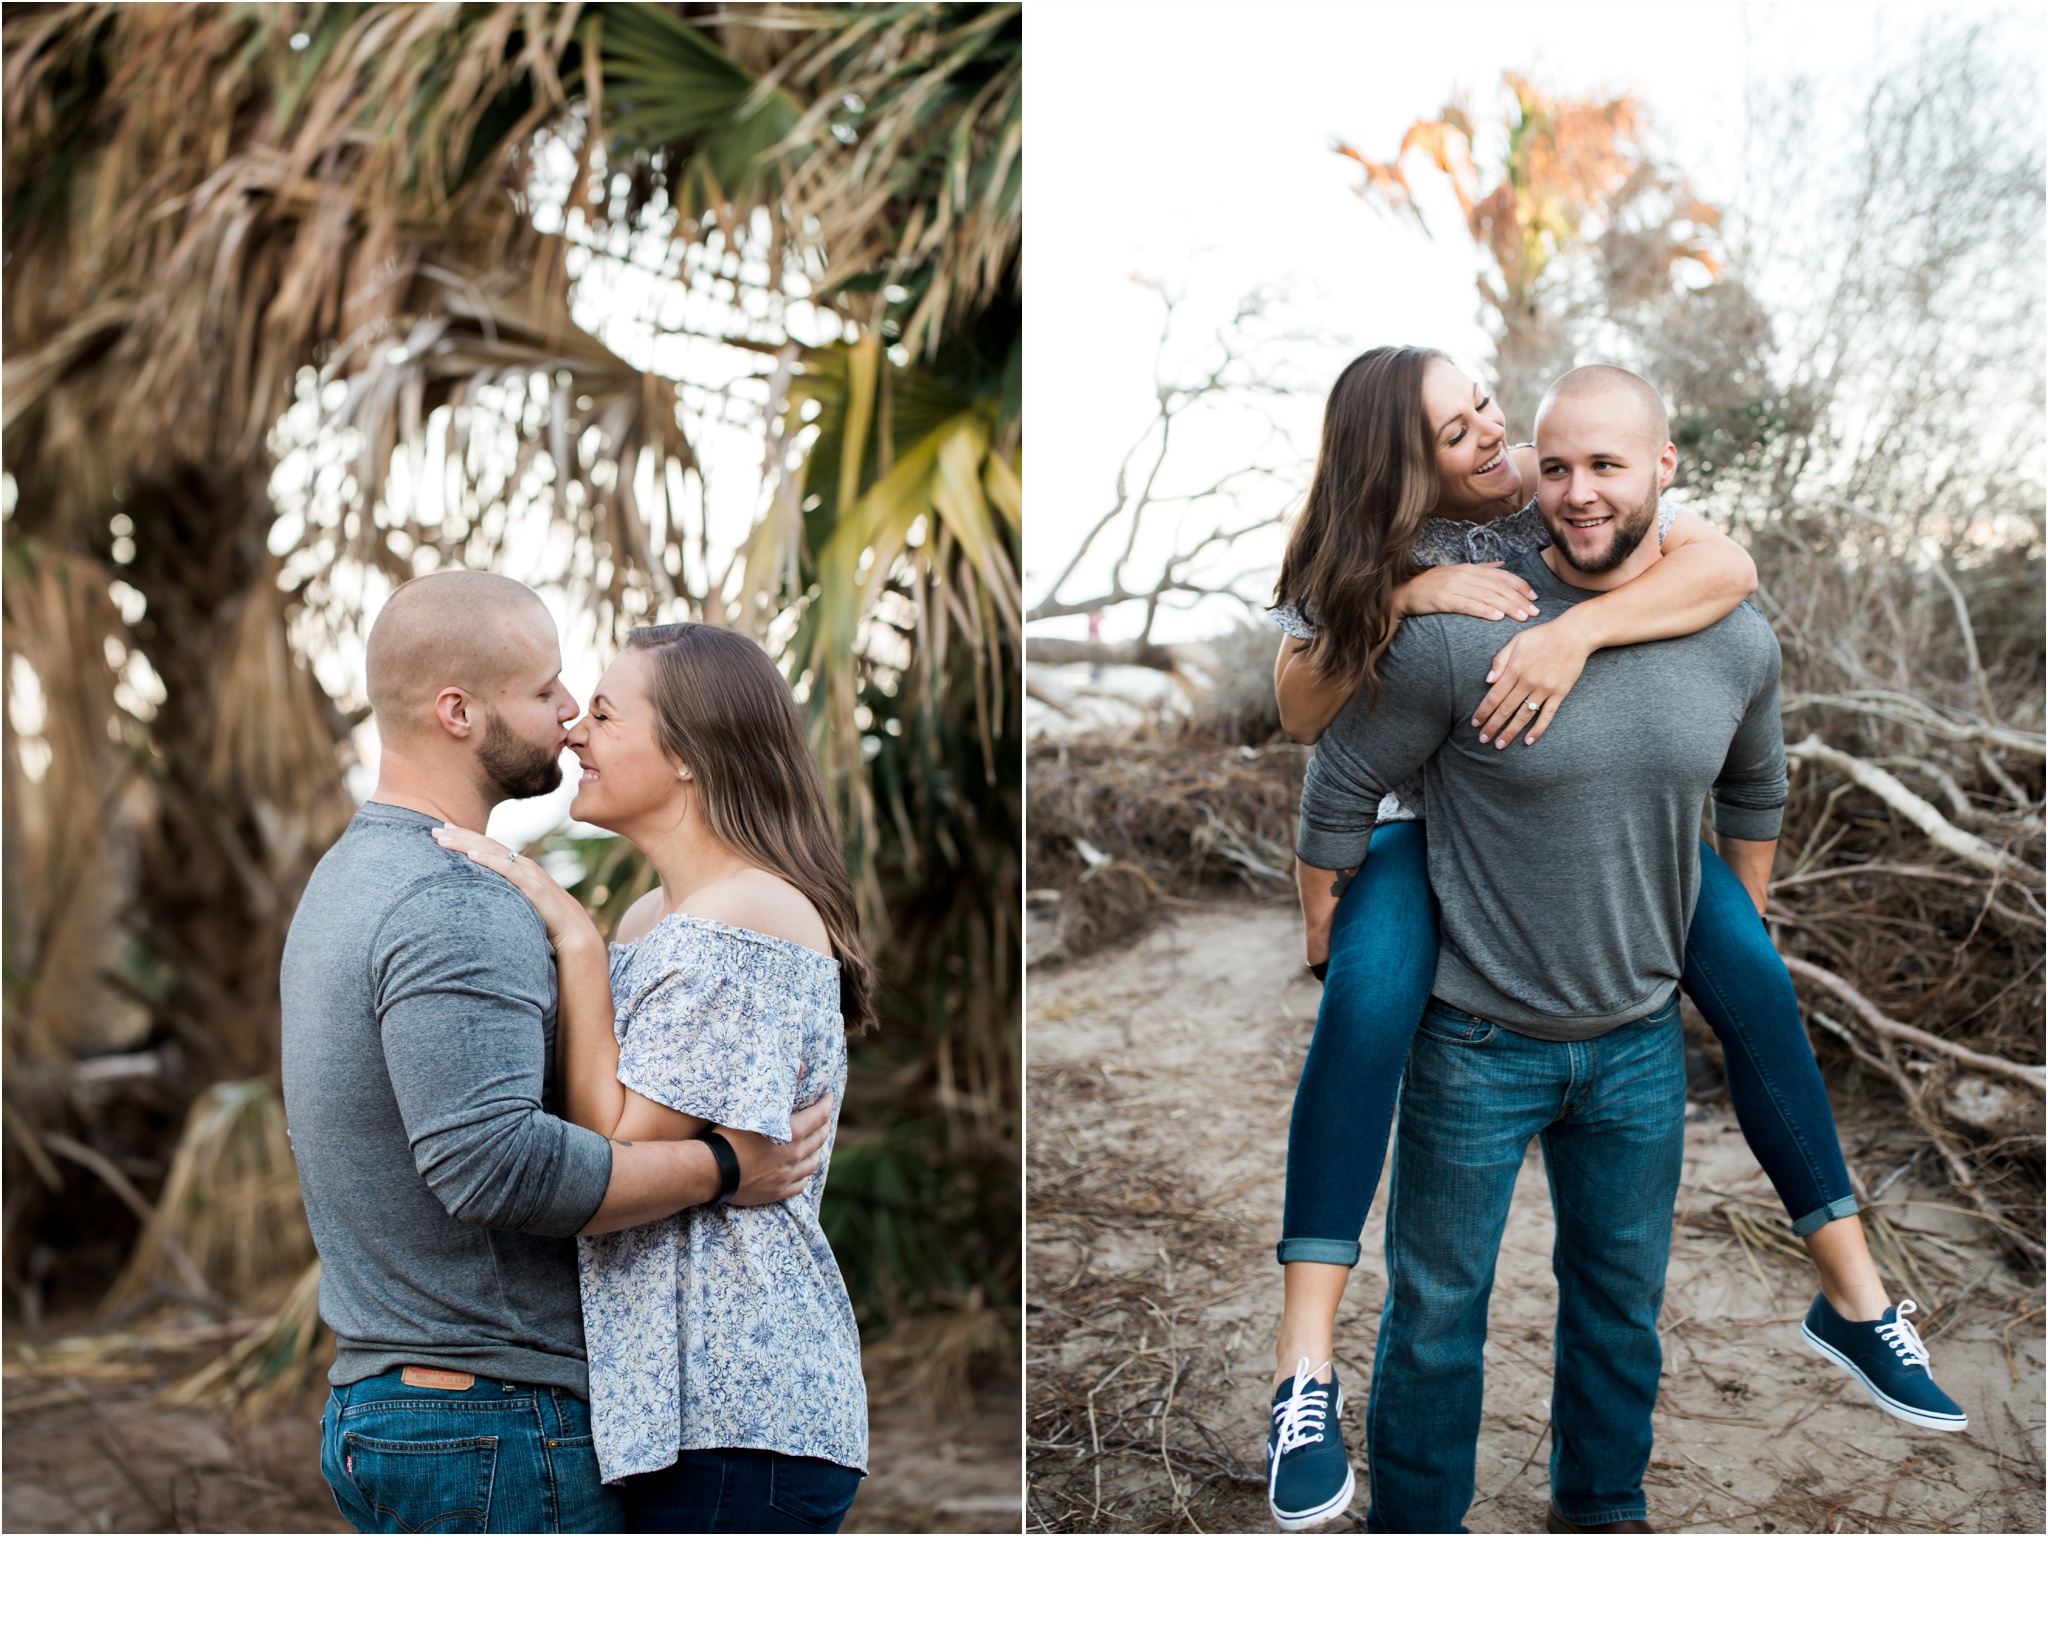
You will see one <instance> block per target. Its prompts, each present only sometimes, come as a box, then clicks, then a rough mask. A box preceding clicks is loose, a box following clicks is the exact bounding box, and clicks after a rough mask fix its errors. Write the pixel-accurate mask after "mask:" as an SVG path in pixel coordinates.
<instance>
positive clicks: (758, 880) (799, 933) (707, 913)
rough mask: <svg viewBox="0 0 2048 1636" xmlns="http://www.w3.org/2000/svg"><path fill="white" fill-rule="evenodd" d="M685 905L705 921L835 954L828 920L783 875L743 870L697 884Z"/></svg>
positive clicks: (756, 870) (686, 908)
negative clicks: (707, 884) (715, 921)
mask: <svg viewBox="0 0 2048 1636" xmlns="http://www.w3.org/2000/svg"><path fill="white" fill-rule="evenodd" d="M636 907H637V905H636ZM682 908H683V911H684V913H686V914H693V915H696V916H697V917H698V918H699V919H702V920H720V921H723V922H725V924H726V925H728V926H738V927H739V928H740V929H741V930H743V931H749V932H759V933H761V934H762V935H763V936H764V937H779V938H781V939H782V940H783V941H784V942H786V943H801V944H802V945H803V946H804V947H805V948H807V949H812V950H814V951H816V952H817V953H819V954H830V953H831V952H832V940H831V938H829V937H828V936H827V935H826V933H825V922H824V919H823V917H822V916H820V915H819V913H818V911H817V909H816V908H815V907H814V906H813V905H812V903H811V900H810V899H809V898H807V897H805V896H804V895H803V893H801V892H799V891H798V890H797V889H796V888H795V887H794V886H792V885H790V883H789V882H788V881H786V880H784V879H783V878H782V877H781V876H780V875H772V874H770V873H769V872H768V871H767V870H765V869H742V870H740V871H739V872H738V873H737V874H732V875H727V876H726V877H725V878H724V879H723V880H715V881H713V882H712V883H711V884H710V885H709V886H702V887H699V888H698V889H697V890H696V891H695V892H692V893H691V894H690V896H689V897H688V898H686V899H685V900H684V902H683V905H682Z"/></svg>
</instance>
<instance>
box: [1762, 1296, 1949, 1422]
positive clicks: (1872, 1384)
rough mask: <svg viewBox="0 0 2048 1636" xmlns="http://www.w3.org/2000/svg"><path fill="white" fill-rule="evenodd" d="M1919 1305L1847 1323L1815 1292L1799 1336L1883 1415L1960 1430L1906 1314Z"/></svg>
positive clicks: (1901, 1305)
mask: <svg viewBox="0 0 2048 1636" xmlns="http://www.w3.org/2000/svg"><path fill="white" fill-rule="evenodd" d="M1919 1310H1920V1309H1919V1308H1918V1307H1917V1306H1916V1305H1915V1304H1914V1303H1913V1302H1911V1301H1901V1302H1900V1303H1899V1304H1898V1305H1897V1306H1895V1307H1886V1308H1885V1312H1884V1316H1883V1317H1882V1318H1880V1319H1878V1321H1877V1322H1876V1323H1874V1324H1852V1323H1851V1322H1849V1320H1848V1319H1847V1318H1844V1317H1842V1316H1841V1315H1840V1314H1839V1313H1837V1312H1836V1311H1835V1309H1834V1308H1833V1307H1831V1306H1829V1305H1828V1298H1827V1297H1826V1296H1825V1295H1816V1296H1815V1297H1814V1298H1813V1305H1812V1306H1811V1307H1810V1308H1808V1309H1807V1313H1806V1322H1805V1323H1803V1324H1801V1325H1800V1326H1799V1338H1800V1339H1801V1340H1803V1341H1805V1342H1806V1344H1807V1345H1808V1346H1810V1347H1812V1348H1813V1349H1814V1351H1816V1352H1818V1353H1819V1354H1820V1355H1821V1356H1822V1357H1824V1358H1832V1359H1833V1360H1834V1361H1835V1362H1836V1363H1839V1364H1840V1365H1841V1366H1842V1367H1843V1368H1844V1369H1846V1370H1848V1371H1849V1373H1850V1374H1852V1375H1854V1376H1855V1377H1856V1383H1857V1384H1858V1385H1859V1386H1861V1387H1862V1388H1863V1389H1864V1390H1865V1391H1866V1392H1868V1393H1869V1394H1870V1398H1871V1401H1872V1402H1873V1403H1875V1404H1876V1405H1877V1406H1878V1407H1879V1408H1880V1409H1882V1410H1884V1412H1885V1413H1886V1414H1894V1415H1897V1416H1898V1417H1899V1418H1900V1419H1901V1420H1904V1421H1906V1422H1908V1423H1909V1424H1911V1425H1915V1426H1925V1427H1926V1428H1927V1429H1928V1430H1929V1431H1962V1430H1964V1429H1966V1428H1967V1427H1968V1426H1969V1424H1970V1417H1969V1416H1968V1415H1966V1414H1964V1413H1963V1411H1962V1410H1961V1408H1959V1407H1958V1406H1957V1404H1956V1401H1955V1399H1953V1398H1952V1397H1950V1396H1949V1395H1948V1393H1946V1392H1944V1391H1943V1390H1942V1389H1941V1388H1940V1387H1939V1386H1937V1385H1935V1384H1934V1376H1933V1375H1932V1374H1931V1373H1929V1371H1928V1368H1927V1347H1926V1345H1925V1344H1924V1343H1923V1342H1922V1341H1921V1339H1920V1332H1919V1331H1918V1330H1917V1329H1915V1328H1914V1327H1913V1325H1912V1323H1911V1322H1910V1321H1909V1320H1908V1319H1907V1316H1906V1315H1907V1314H1908V1313H1910V1312H1917V1311H1919Z"/></svg>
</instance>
